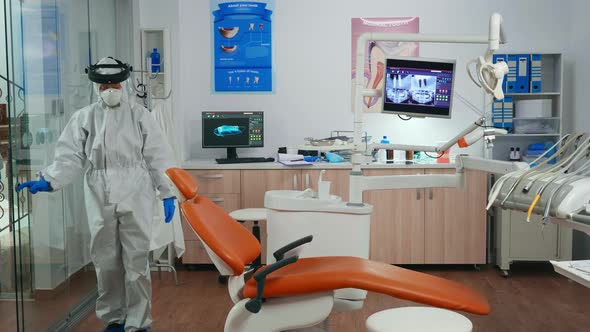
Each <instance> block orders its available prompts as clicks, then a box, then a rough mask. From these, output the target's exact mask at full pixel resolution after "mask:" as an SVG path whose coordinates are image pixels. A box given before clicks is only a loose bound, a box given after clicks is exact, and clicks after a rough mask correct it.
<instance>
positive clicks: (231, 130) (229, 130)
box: [213, 125, 246, 137]
mask: <svg viewBox="0 0 590 332" xmlns="http://www.w3.org/2000/svg"><path fill="white" fill-rule="evenodd" d="M245 129H246V127H244V126H228V125H221V126H219V127H217V128H215V130H213V134H215V136H220V137H224V136H234V135H240V134H242V133H243V132H244V130H245Z"/></svg>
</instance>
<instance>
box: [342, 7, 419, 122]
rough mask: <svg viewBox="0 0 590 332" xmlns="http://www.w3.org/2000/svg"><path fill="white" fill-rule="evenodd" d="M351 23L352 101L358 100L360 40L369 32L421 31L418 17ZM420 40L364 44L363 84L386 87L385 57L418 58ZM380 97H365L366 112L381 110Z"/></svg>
mask: <svg viewBox="0 0 590 332" xmlns="http://www.w3.org/2000/svg"><path fill="white" fill-rule="evenodd" d="M351 23H352V24H351V26H352V58H351V59H352V81H351V86H352V102H353V104H352V105H354V103H355V102H356V99H355V92H356V83H355V82H356V77H357V74H358V73H357V72H356V56H357V54H356V48H357V40H358V38H359V37H360V35H362V34H363V33H366V32H388V33H418V32H419V31H420V24H419V23H420V22H419V18H418V17H398V18H367V17H360V18H353V19H352V22H351ZM418 47H419V43H417V42H396V41H369V42H367V44H366V45H365V64H364V66H363V67H364V72H363V73H361V75H363V76H362V78H363V86H364V87H365V88H368V89H380V90H382V89H383V84H384V81H385V59H386V58H387V57H395V56H410V57H416V56H418V53H419V49H418ZM382 109H383V99H382V98H381V97H366V98H365V99H364V107H363V112H381V110H382Z"/></svg>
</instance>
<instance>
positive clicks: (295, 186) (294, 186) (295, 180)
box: [293, 174, 298, 190]
mask: <svg viewBox="0 0 590 332" xmlns="http://www.w3.org/2000/svg"><path fill="white" fill-rule="evenodd" d="M297 182H298V179H297V174H293V190H297V187H298V186H297Z"/></svg>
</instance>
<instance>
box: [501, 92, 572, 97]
mask: <svg viewBox="0 0 590 332" xmlns="http://www.w3.org/2000/svg"><path fill="white" fill-rule="evenodd" d="M560 95H561V93H559V92H534V93H532V92H526V93H505V94H504V96H506V97H528V96H531V97H535V96H560Z"/></svg>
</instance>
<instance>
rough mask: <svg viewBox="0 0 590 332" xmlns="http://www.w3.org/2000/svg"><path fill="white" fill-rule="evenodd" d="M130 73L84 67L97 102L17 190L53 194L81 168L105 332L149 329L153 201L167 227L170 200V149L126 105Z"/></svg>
mask: <svg viewBox="0 0 590 332" xmlns="http://www.w3.org/2000/svg"><path fill="white" fill-rule="evenodd" d="M131 70H132V69H131V67H130V66H129V65H127V64H123V63H122V62H120V61H118V60H115V59H113V58H110V57H109V58H103V59H102V60H100V61H99V62H98V63H97V64H96V65H92V66H90V67H89V68H88V76H89V79H90V80H91V81H93V82H94V87H95V89H96V92H97V93H98V96H99V98H98V101H97V102H96V103H93V104H91V105H89V106H87V107H85V108H83V109H80V110H78V111H77V112H75V113H74V114H73V115H72V117H71V118H70V120H69V122H68V124H67V125H66V127H65V128H64V130H63V132H62V133H61V136H60V138H59V140H58V142H57V145H56V148H55V158H54V159H55V160H54V162H53V163H52V164H51V165H49V166H48V167H46V168H45V169H44V170H42V171H41V172H40V174H39V180H37V181H29V182H25V183H22V184H19V185H18V187H17V190H22V189H23V188H29V191H30V192H31V193H32V194H35V193H37V192H39V191H56V190H59V189H61V188H63V187H64V186H66V185H67V184H69V183H70V182H72V181H73V180H74V179H75V178H76V176H77V175H79V174H80V173H81V172H83V171H84V169H86V167H87V170H86V175H85V178H84V198H85V204H86V210H87V213H88V223H89V226H90V233H91V244H90V255H91V257H92V262H93V263H94V266H95V268H96V276H97V279H98V300H97V301H96V314H97V316H98V318H99V319H100V320H101V321H103V322H104V323H105V324H106V325H107V328H106V329H105V330H104V331H110V332H114V331H143V330H147V329H148V328H149V327H150V326H151V323H152V319H151V313H150V311H151V278H150V268H149V258H148V256H149V245H150V237H151V235H152V234H151V222H152V218H153V216H152V213H153V209H152V202H154V200H155V198H156V190H157V191H158V192H159V197H161V198H164V199H163V205H164V212H165V213H164V214H165V222H169V221H170V220H172V217H173V215H174V197H173V193H172V191H171V188H170V186H169V182H168V180H167V178H166V176H165V173H164V172H165V170H166V169H168V168H171V167H174V166H175V165H174V161H173V160H174V158H173V156H172V151H171V149H170V147H169V146H168V145H167V143H166V141H165V140H164V138H163V136H162V133H161V130H160V127H159V126H158V124H157V123H156V122H155V120H154V119H153V117H152V116H151V114H149V112H148V111H147V110H146V109H145V108H144V107H142V106H140V105H138V104H136V103H135V102H133V101H132V100H131V99H130V96H129V93H128V92H127V91H128V90H127V87H126V84H128V83H127V80H128V79H129V76H130V71H131Z"/></svg>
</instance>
